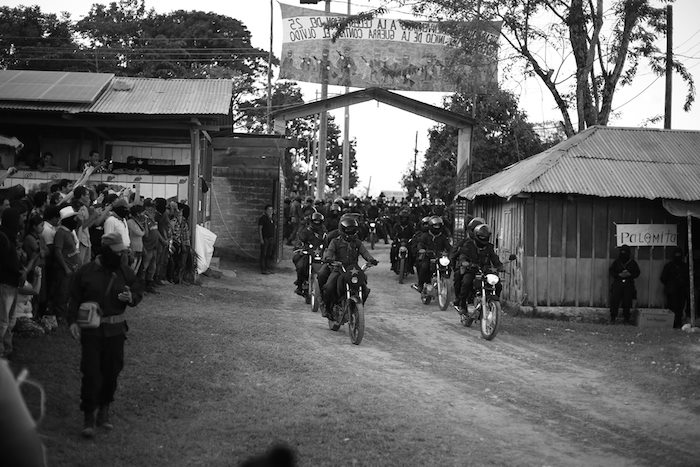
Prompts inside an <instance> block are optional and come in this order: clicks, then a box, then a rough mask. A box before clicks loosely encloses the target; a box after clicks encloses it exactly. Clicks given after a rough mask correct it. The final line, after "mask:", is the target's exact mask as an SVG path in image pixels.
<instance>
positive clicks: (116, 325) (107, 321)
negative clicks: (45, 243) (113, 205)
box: [68, 232, 143, 438]
mask: <svg viewBox="0 0 700 467" xmlns="http://www.w3.org/2000/svg"><path fill="white" fill-rule="evenodd" d="M122 240H123V239H122V237H121V236H120V235H119V234H118V233H117V232H112V233H108V234H105V235H103V236H102V242H101V243H102V247H101V250H100V254H99V255H98V256H97V258H96V259H95V260H94V261H92V262H90V263H88V264H86V265H84V266H83V267H81V268H80V269H79V270H78V271H77V272H76V274H75V277H74V279H73V282H72V286H71V288H70V296H71V300H70V309H69V314H68V321H69V323H70V332H71V335H72V336H73V338H74V339H76V340H80V346H81V360H80V371H81V372H82V375H83V376H82V381H81V385H80V410H81V411H82V412H83V429H82V432H81V434H82V436H83V437H85V438H93V437H94V436H95V429H96V427H101V428H103V429H105V430H111V429H113V427H114V426H113V424H112V422H111V420H110V404H111V403H112V402H113V401H114V394H115V392H116V389H117V379H118V377H119V373H120V372H121V370H122V368H123V367H124V341H125V340H126V331H127V329H128V327H127V324H126V316H125V310H126V307H127V305H128V306H132V307H135V306H136V305H138V303H139V302H140V301H141V299H142V297H143V293H142V288H141V281H139V280H137V278H136V275H135V274H134V272H133V271H132V270H131V268H129V267H127V266H126V265H125V264H126V263H125V259H124V258H123V256H124V255H126V251H127V250H126V245H124V243H123V241H122ZM85 302H96V303H98V304H99V306H100V309H101V310H102V317H101V319H100V325H99V327H97V328H81V327H80V326H79V325H78V324H77V318H78V308H79V307H80V304H82V303H85Z"/></svg>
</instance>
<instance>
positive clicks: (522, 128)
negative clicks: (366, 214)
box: [404, 90, 559, 203]
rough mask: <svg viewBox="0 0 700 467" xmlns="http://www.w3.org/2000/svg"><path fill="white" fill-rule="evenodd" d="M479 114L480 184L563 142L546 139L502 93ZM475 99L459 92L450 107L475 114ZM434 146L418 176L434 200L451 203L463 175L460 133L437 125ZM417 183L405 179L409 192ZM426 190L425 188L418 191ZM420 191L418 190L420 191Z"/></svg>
mask: <svg viewBox="0 0 700 467" xmlns="http://www.w3.org/2000/svg"><path fill="white" fill-rule="evenodd" d="M476 102H477V104H476V109H474V115H475V118H476V120H477V122H478V123H477V124H476V125H475V126H474V132H473V134H472V160H471V175H472V180H471V181H477V180H480V179H482V178H484V177H487V176H489V175H492V174H495V173H497V172H499V171H501V170H502V169H503V168H505V167H507V166H509V165H511V164H513V163H515V162H518V161H520V160H522V159H525V158H527V157H529V156H532V155H534V154H537V153H539V152H541V151H543V150H545V149H546V148H547V147H549V146H551V145H553V144H555V143H557V142H558V141H559V139H558V138H554V139H550V140H547V141H542V140H541V138H540V136H539V135H538V134H537V133H536V132H535V129H534V127H533V125H532V124H531V123H529V122H528V121H527V116H526V115H525V113H524V112H523V111H521V110H519V109H518V101H517V100H516V98H515V96H513V94H511V93H509V92H507V91H503V90H498V91H495V92H492V93H490V94H488V95H485V96H480V97H479V99H477V101H476ZM473 103H474V99H473V95H472V94H471V93H470V94H466V95H465V94H460V93H457V94H454V95H453V96H450V97H448V98H446V99H445V102H444V106H445V108H447V109H449V110H451V111H453V112H458V113H462V114H467V115H470V114H471V113H472V106H473ZM429 140H430V146H429V147H428V150H427V151H426V153H425V165H424V167H423V170H422V171H421V173H420V174H419V176H418V180H419V181H420V183H421V184H422V186H423V190H424V191H426V192H428V193H430V195H431V197H433V198H435V197H439V198H441V199H442V200H443V201H446V202H447V203H449V202H450V201H451V200H452V199H453V198H454V196H455V186H456V183H455V181H456V176H457V129H456V128H453V127H450V126H445V125H441V126H436V127H433V128H432V129H431V130H430V137H429ZM412 184H413V179H412V177H409V176H408V175H407V176H405V177H404V186H405V187H406V189H407V191H410V190H411V189H412V188H413V185H412ZM415 189H418V190H419V191H420V187H416V188H415ZM415 189H414V191H415Z"/></svg>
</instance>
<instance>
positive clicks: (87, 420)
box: [80, 410, 95, 439]
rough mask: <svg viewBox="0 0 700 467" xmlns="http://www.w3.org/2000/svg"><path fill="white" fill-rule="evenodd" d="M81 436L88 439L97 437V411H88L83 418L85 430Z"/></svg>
mask: <svg viewBox="0 0 700 467" xmlns="http://www.w3.org/2000/svg"><path fill="white" fill-rule="evenodd" d="M80 435H81V436H82V437H83V438H86V439H92V438H94V437H95V411H94V410H91V411H87V412H85V414H84V416H83V430H82V431H81V432H80Z"/></svg>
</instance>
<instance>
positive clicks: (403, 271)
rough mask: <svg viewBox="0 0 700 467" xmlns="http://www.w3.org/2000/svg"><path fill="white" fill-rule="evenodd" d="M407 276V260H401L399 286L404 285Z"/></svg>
mask: <svg viewBox="0 0 700 467" xmlns="http://www.w3.org/2000/svg"><path fill="white" fill-rule="evenodd" d="M405 275H406V258H401V261H400V262H399V284H403V279H404V276H405Z"/></svg>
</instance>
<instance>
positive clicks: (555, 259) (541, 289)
mask: <svg viewBox="0 0 700 467" xmlns="http://www.w3.org/2000/svg"><path fill="white" fill-rule="evenodd" d="M523 222H524V224H523V235H524V237H523V238H524V243H523V245H524V263H523V277H524V281H525V283H524V287H523V294H524V296H525V297H527V296H529V297H531V298H530V299H526V300H525V302H526V304H529V305H538V306H577V307H607V306H608V297H609V288H610V277H609V273H608V268H609V267H610V264H611V263H612V261H613V260H614V259H615V258H616V257H617V250H616V241H615V234H616V227H615V225H616V224H677V225H678V233H679V245H680V246H681V247H683V248H684V249H685V248H686V245H687V241H686V235H685V229H686V227H685V223H684V221H683V220H682V219H680V218H675V217H673V216H671V215H670V214H668V213H667V212H666V211H665V210H664V209H663V206H662V205H661V201H659V200H642V199H623V198H596V197H590V196H576V197H567V196H566V195H535V196H533V197H532V198H530V199H527V201H525V203H524V216H523ZM671 249H672V248H663V247H656V248H651V247H640V248H632V251H633V255H634V257H635V259H636V260H637V262H638V263H639V266H640V269H641V275H640V277H639V278H638V279H637V280H636V286H637V294H638V297H637V300H638V302H637V303H638V306H640V307H663V306H664V304H665V298H664V295H663V287H662V285H661V283H660V281H659V277H660V275H661V270H662V269H663V266H664V264H665V263H666V262H667V261H668V258H670V255H671Z"/></svg>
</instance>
